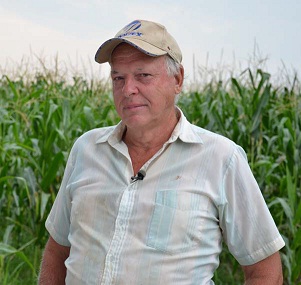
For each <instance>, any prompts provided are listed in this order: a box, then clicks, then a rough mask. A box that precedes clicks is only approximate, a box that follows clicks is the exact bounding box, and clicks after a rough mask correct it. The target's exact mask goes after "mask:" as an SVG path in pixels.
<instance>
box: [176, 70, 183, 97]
mask: <svg viewBox="0 0 301 285" xmlns="http://www.w3.org/2000/svg"><path fill="white" fill-rule="evenodd" d="M175 81H176V85H175V94H179V93H181V91H182V87H183V81H184V67H183V66H182V65H181V67H180V71H179V72H178V74H176V75H175Z"/></svg>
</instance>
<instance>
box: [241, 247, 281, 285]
mask: <svg viewBox="0 0 301 285" xmlns="http://www.w3.org/2000/svg"><path fill="white" fill-rule="evenodd" d="M242 268H243V271H244V274H245V281H246V282H245V285H263V284H264V285H278V284H279V285H280V284H283V276H282V266H281V260H280V254H279V252H276V253H274V254H273V255H271V256H269V257H267V258H265V259H264V260H261V261H259V262H257V263H255V264H253V265H248V266H242Z"/></svg>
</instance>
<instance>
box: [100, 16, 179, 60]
mask: <svg viewBox="0 0 301 285" xmlns="http://www.w3.org/2000/svg"><path fill="white" fill-rule="evenodd" d="M120 43H127V44H130V45H132V46H133V47H135V48H137V49H138V50H140V51H142V52H144V53H145V54H147V55H149V56H161V55H164V54H168V55H169V56H170V57H171V58H173V59H174V60H175V61H176V62H178V63H181V61H182V53H181V50H180V48H179V46H178V44H177V42H176V41H175V39H174V38H173V37H172V36H171V35H170V34H169V33H168V32H167V30H166V28H165V27H164V26H163V25H161V24H158V23H155V22H151V21H146V20H135V21H133V22H131V23H130V24H128V25H126V26H125V27H124V28H123V29H122V30H120V31H119V32H118V33H117V34H116V36H115V37H114V38H111V39H109V40H107V41H105V42H104V43H103V44H102V45H101V46H100V47H99V49H98V50H97V52H96V54H95V61H96V62H98V63H104V62H107V61H109V60H110V58H111V54H112V52H113V50H114V49H115V48H116V47H117V46H118V45H119V44H120Z"/></svg>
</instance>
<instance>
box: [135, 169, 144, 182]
mask: <svg viewBox="0 0 301 285" xmlns="http://www.w3.org/2000/svg"><path fill="white" fill-rule="evenodd" d="M145 175H146V173H145V171H143V170H140V171H138V173H137V174H136V175H135V176H132V177H131V179H132V182H135V181H137V180H143V179H144V177H145Z"/></svg>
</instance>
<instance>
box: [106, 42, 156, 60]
mask: <svg viewBox="0 0 301 285" xmlns="http://www.w3.org/2000/svg"><path fill="white" fill-rule="evenodd" d="M159 57H161V56H150V55H147V54H145V53H143V52H142V51H140V50H138V49H137V48H135V47H133V46H131V45H129V44H127V43H121V44H119V45H118V46H117V47H116V48H115V49H114V50H113V52H112V54H111V57H110V61H109V63H110V64H112V63H114V62H115V63H116V62H118V61H124V60H130V59H132V60H145V61H150V62H151V61H153V60H154V59H156V58H159Z"/></svg>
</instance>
